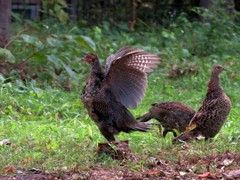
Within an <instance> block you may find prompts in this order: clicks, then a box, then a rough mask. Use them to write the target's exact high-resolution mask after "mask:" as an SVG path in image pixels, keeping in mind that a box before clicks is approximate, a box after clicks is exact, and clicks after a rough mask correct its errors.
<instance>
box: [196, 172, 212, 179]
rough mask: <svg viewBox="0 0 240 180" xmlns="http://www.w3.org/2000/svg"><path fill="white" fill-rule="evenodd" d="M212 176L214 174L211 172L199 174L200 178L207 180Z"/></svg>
mask: <svg viewBox="0 0 240 180" xmlns="http://www.w3.org/2000/svg"><path fill="white" fill-rule="evenodd" d="M211 174H212V173H211V172H205V173H203V174H199V175H198V178H206V177H208V176H210V175H211Z"/></svg>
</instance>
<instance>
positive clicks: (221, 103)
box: [173, 65, 231, 142]
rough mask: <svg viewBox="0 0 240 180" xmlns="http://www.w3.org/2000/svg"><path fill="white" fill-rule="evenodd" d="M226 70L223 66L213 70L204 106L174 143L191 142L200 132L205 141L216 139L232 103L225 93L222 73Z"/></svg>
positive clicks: (215, 67) (217, 66)
mask: <svg viewBox="0 0 240 180" xmlns="http://www.w3.org/2000/svg"><path fill="white" fill-rule="evenodd" d="M223 70H225V69H224V68H223V67H222V65H216V66H214V67H213V68H212V74H211V78H210V81H209V82H208V90H207V94H206V97H205V99H204V101H203V103H202V106H201V107H200V109H199V110H198V112H197V113H196V114H195V115H194V116H193V118H192V119H191V121H190V125H189V126H188V127H187V128H186V130H185V132H183V133H182V134H180V135H179V136H178V137H176V138H175V139H174V140H173V141H174V142H175V141H178V140H180V141H186V140H189V138H190V137H191V134H192V133H193V132H199V133H200V134H201V135H202V136H204V137H205V139H208V138H212V137H214V136H215V135H216V134H217V133H218V132H219V131H220V129H221V127H222V125H223V123H224V122H225V120H226V119H227V116H228V114H229V112H230V109H231V101H230V99H229V98H228V96H227V95H226V94H225V93H224V92H223V89H222V87H221V84H220V77H219V76H220V73H221V72H222V71H223Z"/></svg>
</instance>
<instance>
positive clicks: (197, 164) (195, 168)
mask: <svg viewBox="0 0 240 180" xmlns="http://www.w3.org/2000/svg"><path fill="white" fill-rule="evenodd" d="M163 156H165V154H161V153H159V154H158V155H157V156H156V157H154V158H152V159H151V163H149V164H147V165H146V167H144V168H143V169H142V170H141V171H137V172H135V171H134V172H133V171H130V170H129V168H127V167H124V165H123V167H122V168H121V169H115V168H111V169H104V168H102V167H88V169H87V170H84V171H83V170H79V169H78V168H77V167H76V168H75V169H73V170H71V171H66V172H64V171H57V172H52V173H46V172H41V171H39V172H36V171H33V172H32V173H29V172H24V171H21V173H20V174H8V175H6V176H2V175H0V179H1V180H31V179H36V180H50V179H64V180H65V179H73V180H77V179H91V180H95V179H96V180H105V179H108V180H118V179H127V180H130V179H131V180H133V179H134V180H135V179H139V180H140V179H163V180H164V179H179V180H180V179H201V178H203V179H240V154H236V153H231V152H225V153H224V154H216V155H209V156H206V157H202V158H200V157H198V156H194V157H188V156H183V157H179V160H178V161H177V162H176V161H174V162H170V161H164V160H162V159H164V158H163Z"/></svg>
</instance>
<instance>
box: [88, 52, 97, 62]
mask: <svg viewBox="0 0 240 180" xmlns="http://www.w3.org/2000/svg"><path fill="white" fill-rule="evenodd" d="M85 60H86V61H87V62H88V63H89V64H93V63H94V62H95V61H96V60H98V56H97V55H96V54H93V53H91V54H89V55H87V56H85Z"/></svg>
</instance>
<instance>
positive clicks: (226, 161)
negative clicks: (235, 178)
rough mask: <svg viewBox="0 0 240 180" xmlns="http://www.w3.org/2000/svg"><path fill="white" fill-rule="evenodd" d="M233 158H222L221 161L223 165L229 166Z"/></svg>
mask: <svg viewBox="0 0 240 180" xmlns="http://www.w3.org/2000/svg"><path fill="white" fill-rule="evenodd" d="M233 161H234V159H224V161H223V162H222V164H223V165H224V166H229V165H231V164H232V163H233Z"/></svg>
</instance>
